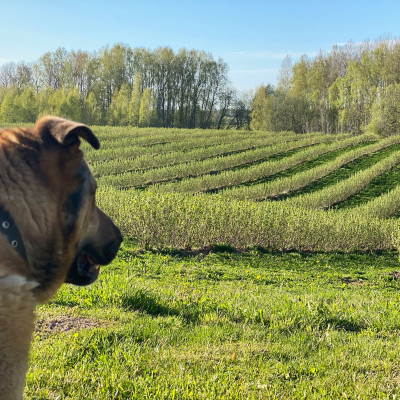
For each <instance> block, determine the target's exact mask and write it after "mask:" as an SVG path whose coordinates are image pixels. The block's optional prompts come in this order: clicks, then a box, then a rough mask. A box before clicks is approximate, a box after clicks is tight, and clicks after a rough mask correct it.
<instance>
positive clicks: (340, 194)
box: [284, 151, 400, 208]
mask: <svg viewBox="0 0 400 400" xmlns="http://www.w3.org/2000/svg"><path fill="white" fill-rule="evenodd" d="M399 163H400V151H396V152H395V153H394V154H392V155H391V156H389V157H387V158H384V159H383V160H381V161H379V162H377V163H376V164H375V165H373V166H372V167H370V168H367V169H366V170H363V171H359V172H357V173H356V174H354V175H353V176H351V177H350V178H348V179H345V180H342V181H340V182H338V183H337V184H335V185H331V186H328V187H326V188H323V189H321V190H319V191H317V192H313V193H310V194H305V195H302V196H298V197H295V198H293V199H287V200H285V201H284V203H286V204H287V205H289V206H291V205H294V206H296V207H298V206H301V207H306V208H327V207H330V206H333V205H335V204H338V203H340V202H342V201H344V200H346V199H348V198H349V197H351V196H353V195H355V194H357V193H359V192H360V191H362V190H363V189H365V188H366V187H367V186H368V185H369V184H370V183H371V182H372V180H373V179H374V178H377V177H379V176H381V175H382V174H384V173H386V172H388V171H390V170H391V169H392V168H394V167H395V166H397V165H398V164H399Z"/></svg>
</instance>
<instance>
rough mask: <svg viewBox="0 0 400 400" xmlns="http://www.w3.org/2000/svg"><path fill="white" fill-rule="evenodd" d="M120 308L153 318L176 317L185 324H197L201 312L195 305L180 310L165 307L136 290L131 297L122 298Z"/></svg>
mask: <svg viewBox="0 0 400 400" xmlns="http://www.w3.org/2000/svg"><path fill="white" fill-rule="evenodd" d="M122 307H123V308H125V310H127V311H139V312H144V313H146V314H148V315H151V316H153V317H159V316H161V317H165V316H177V317H180V318H182V319H183V320H184V321H185V322H186V323H196V322H198V321H199V319H200V315H201V312H202V311H201V310H200V309H199V308H198V307H196V305H192V306H190V307H184V308H182V309H178V308H176V307H168V306H165V305H163V304H161V303H160V302H159V301H158V300H157V298H156V297H155V296H153V295H150V294H148V293H146V292H145V291H144V290H138V291H137V292H136V293H134V294H132V295H129V296H124V297H123V298H122Z"/></svg>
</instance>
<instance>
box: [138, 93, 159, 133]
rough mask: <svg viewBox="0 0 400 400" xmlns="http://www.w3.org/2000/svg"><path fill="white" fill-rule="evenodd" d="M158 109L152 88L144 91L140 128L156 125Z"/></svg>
mask: <svg viewBox="0 0 400 400" xmlns="http://www.w3.org/2000/svg"><path fill="white" fill-rule="evenodd" d="M156 116H157V114H156V107H155V101H154V98H153V95H152V93H151V90H150V88H146V89H145V90H144V91H143V95H142V100H141V102H140V109H139V126H141V127H146V126H152V125H154V124H155V122H156V121H155V120H156Z"/></svg>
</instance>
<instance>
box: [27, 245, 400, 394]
mask: <svg viewBox="0 0 400 400" xmlns="http://www.w3.org/2000/svg"><path fill="white" fill-rule="evenodd" d="M399 270H400V265H399V261H398V256H397V254H395V253H382V254H361V253H360V254H347V255H346V254H340V253H332V254H322V253H320V254H313V255H311V254H302V253H261V252H257V251H250V252H248V253H235V252H217V253H211V254H208V255H201V254H200V255H186V256H185V255H183V254H180V253H176V252H165V253H151V252H145V253H138V252H136V250H135V247H134V245H133V242H132V241H131V240H129V239H128V240H127V241H125V243H124V245H123V249H122V251H121V252H120V254H119V256H118V258H117V259H116V260H115V261H114V262H113V263H112V265H111V266H109V267H105V268H103V270H102V272H101V280H100V282H97V283H95V284H94V285H92V286H90V287H86V288H76V287H73V286H67V285H66V286H64V287H63V288H62V290H61V291H60V292H59V294H57V296H56V297H55V298H54V299H53V301H52V302H51V303H50V304H48V305H45V306H42V307H40V308H39V309H38V318H39V320H40V322H41V324H40V327H39V328H38V329H37V331H36V333H35V337H34V342H33V348H32V355H31V367H30V370H29V373H28V378H27V389H26V396H27V398H29V399H107V400H108V399H134V398H137V399H174V398H175V399H222V398H225V399H304V398H307V399H309V398H311V399H313V398H315V399H320V398H329V399H333V398H346V396H347V398H352V399H357V398H359V399H378V398H395V397H394V396H395V395H397V396H398V395H399V394H400V389H399V385H398V380H399V372H398V371H399V369H400V359H399V357H398V347H399V345H400V336H399V331H400V318H399V317H400V295H399V293H400V292H399V289H400V281H399V280H398V277H399V274H398V272H397V271H399ZM54 321H64V322H63V324H64V327H65V326H67V322H68V321H69V323H70V326H69V328H68V329H64V330H65V331H57V330H54V329H53V330H52V329H50V328H49V326H51V325H52V322H53V323H54ZM66 321H67V322H66ZM79 321H80V322H84V323H83V325H84V328H83V329H79ZM88 321H89V322H90V323H88ZM61 325H62V324H61ZM46 326H47V328H46ZM85 326H86V327H85Z"/></svg>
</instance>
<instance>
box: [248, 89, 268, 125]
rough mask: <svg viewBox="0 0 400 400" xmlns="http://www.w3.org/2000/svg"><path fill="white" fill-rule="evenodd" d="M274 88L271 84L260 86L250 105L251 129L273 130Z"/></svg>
mask: <svg viewBox="0 0 400 400" xmlns="http://www.w3.org/2000/svg"><path fill="white" fill-rule="evenodd" d="M272 95H273V90H272V87H271V86H260V87H259V88H258V90H257V92H256V94H255V96H254V99H253V101H252V103H251V107H250V118H251V122H250V129H252V130H265V131H269V130H272V129H273V127H272V119H273V109H272V99H271V96H272Z"/></svg>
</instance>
